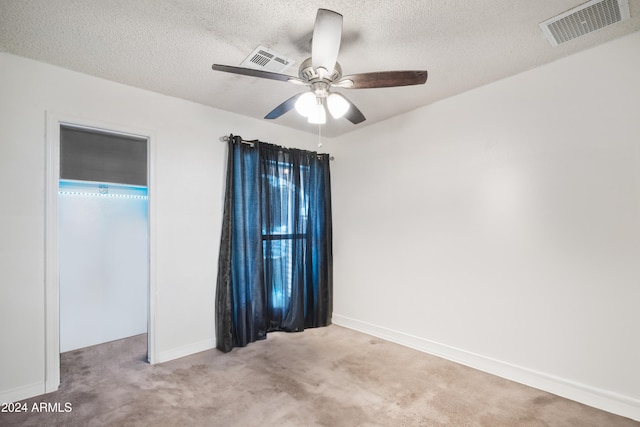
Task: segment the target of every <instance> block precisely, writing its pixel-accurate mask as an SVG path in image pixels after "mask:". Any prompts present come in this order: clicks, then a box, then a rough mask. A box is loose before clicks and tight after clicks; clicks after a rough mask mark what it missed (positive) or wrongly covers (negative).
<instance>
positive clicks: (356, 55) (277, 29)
mask: <svg viewBox="0 0 640 427" xmlns="http://www.w3.org/2000/svg"><path fill="white" fill-rule="evenodd" d="M583 2H584V0H537V1H531V0H478V1H467V0H465V1H462V0H450V1H447V2H442V1H436V0H415V1H406V0H396V1H393V2H392V1H389V0H367V1H365V0H352V1H349V2H346V1H337V0H326V1H314V0H305V1H299V0H233V1H231V0H0V50H1V51H4V52H8V53H12V54H15V55H20V56H24V57H28V58H33V59H36V60H39V61H42V62H46V63H50V64H54V65H58V66H61V67H64V68H68V69H71V70H76V71H79V72H82V73H86V74H90V75H93V76H98V77H102V78H105V79H109V80H113V81H117V82H121V83H125V84H128V85H131V86H136V87H140V88H144V89H148V90H152V91H154V92H159V93H162V94H166V95H170V96H175V97H178V98H183V99H187V100H191V101H195V102H198V103H201V104H206V105H210V106H213V107H216V108H220V109H223V110H228V111H233V112H236V113H240V114H243V115H246V116H250V117H255V118H262V117H264V115H265V114H266V113H268V112H269V111H270V110H271V109H272V108H273V107H275V106H276V105H278V104H280V103H281V102H282V101H284V100H285V99H287V98H289V97H290V96H292V95H294V94H295V93H297V92H299V91H300V90H301V87H300V86H295V85H292V84H288V83H284V82H278V81H271V80H264V79H257V78H252V77H246V76H236V75H231V74H227V73H221V72H216V71H212V70H211V65H212V64H213V63H220V64H227V65H236V66H237V65H240V63H241V62H242V61H243V60H244V59H245V57H246V56H247V55H249V54H250V53H251V52H252V51H253V50H254V49H255V48H256V47H257V46H258V45H264V46H266V47H267V48H269V49H271V50H273V51H276V52H277V53H280V54H282V55H284V56H285V57H288V58H292V59H294V60H295V61H296V64H295V65H294V66H293V67H292V68H290V69H289V70H287V71H286V73H287V74H291V75H297V65H299V64H300V62H302V61H303V60H304V59H305V58H307V57H308V56H310V47H311V41H310V40H311V31H312V30H313V25H314V20H315V15H316V10H317V9H318V8H327V9H331V10H335V11H337V12H339V13H341V14H342V15H343V16H344V24H343V25H344V29H343V40H342V47H341V50H340V55H339V57H338V61H339V62H340V64H341V65H342V68H343V71H344V74H353V73H360V72H370V71H387V70H405V69H409V70H410V69H427V70H428V71H429V79H428V80H427V84H426V85H423V86H412V87H402V88H384V89H362V90H350V91H346V92H345V94H347V95H348V97H349V98H350V99H351V100H352V101H353V102H354V103H355V104H356V105H357V106H358V107H359V108H360V110H361V111H362V112H363V113H364V114H365V116H366V117H367V121H365V122H364V123H362V124H359V125H353V124H351V123H350V122H348V121H347V120H345V119H341V120H333V119H331V118H328V122H327V124H326V125H325V126H324V128H323V134H324V135H325V136H336V135H340V134H343V133H346V132H349V131H351V130H353V129H356V128H358V127H362V126H367V125H369V124H372V123H374V122H376V121H380V120H383V119H385V118H388V117H391V116H394V115H397V114H400V113H403V112H406V111H409V110H412V109H414V108H417V107H420V106H423V105H427V104H429V103H432V102H435V101H437V100H440V99H443V98H446V97H449V96H452V95H455V94H457V93H460V92H463V91H466V90H469V89H472V88H474V87H478V86H482V85H485V84H487V83H490V82H493V81H496V80H499V79H502V78H504V77H507V76H510V75H513V74H516V73H519V72H522V71H525V70H528V69H531V68H534V67H537V66H540V65H542V64H545V63H548V62H551V61H553V60H556V59H558V58H561V57H564V56H567V55H570V54H572V53H575V52H578V51H581V50H583V49H586V48H589V47H592V46H595V45H598V44H600V43H603V42H606V41H608V40H612V39H615V38H617V37H620V36H622V35H625V34H628V33H631V32H634V31H638V30H640V0H629V6H630V9H631V19H629V20H627V21H623V22H619V23H617V24H613V25H611V26H609V27H606V28H604V29H601V30H599V31H596V32H594V33H591V34H588V35H586V36H584V37H581V38H578V39H574V40H572V41H570V42H567V43H564V44H562V45H560V46H558V47H552V46H551V45H550V43H549V42H548V41H547V40H546V39H544V38H543V36H542V33H541V31H540V28H539V27H538V23H540V22H542V21H544V20H546V19H548V18H551V17H553V16H555V15H557V14H559V13H561V12H564V11H566V10H568V9H571V8H573V7H575V6H577V5H579V4H581V3H583ZM639 48H640V46H639ZM586 72H588V70H586ZM595 77H597V76H594V78H595ZM276 122H277V123H280V124H282V125H284V126H289V127H293V128H297V129H301V130H305V131H309V132H317V126H315V125H310V124H307V123H306V121H305V120H304V119H302V118H301V117H299V116H298V115H297V114H295V112H290V113H288V114H286V115H284V116H282V117H280V118H279V119H277V120H276Z"/></svg>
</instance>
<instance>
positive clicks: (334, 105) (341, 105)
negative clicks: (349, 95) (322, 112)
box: [327, 93, 350, 119]
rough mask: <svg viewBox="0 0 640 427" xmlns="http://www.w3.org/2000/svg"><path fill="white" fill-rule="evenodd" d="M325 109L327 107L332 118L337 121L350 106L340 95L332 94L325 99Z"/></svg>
mask: <svg viewBox="0 0 640 427" xmlns="http://www.w3.org/2000/svg"><path fill="white" fill-rule="evenodd" d="M327 107H329V112H330V113H331V115H332V116H333V118H334V119H339V118H340V117H342V116H344V115H345V113H346V112H347V111H348V110H349V107H350V105H349V103H348V102H347V100H346V99H344V97H343V96H342V95H340V94H337V93H332V94H331V95H329V97H328V98H327Z"/></svg>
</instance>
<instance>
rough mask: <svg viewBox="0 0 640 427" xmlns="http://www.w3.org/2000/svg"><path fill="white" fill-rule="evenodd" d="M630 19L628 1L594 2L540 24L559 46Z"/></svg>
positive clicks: (605, 0) (596, 0)
mask: <svg viewBox="0 0 640 427" xmlns="http://www.w3.org/2000/svg"><path fill="white" fill-rule="evenodd" d="M629 17H630V14H629V2H628V0H592V1H589V2H587V3H584V4H582V5H580V6H578V7H575V8H573V9H571V10H568V11H566V12H565V13H562V14H560V15H558V16H555V17H553V18H551V19H548V20H546V21H544V22H542V23H540V28H541V29H542V32H543V33H544V35H545V36H546V37H547V39H548V40H549V42H550V43H551V44H552V45H553V46H557V45H559V44H561V43H565V42H568V41H569V40H573V39H575V38H576V37H580V36H583V35H585V34H588V33H591V32H593V31H596V30H599V29H601V28H604V27H606V26H608V25H611V24H614V23H616V22H619V21H623V20H625V19H629Z"/></svg>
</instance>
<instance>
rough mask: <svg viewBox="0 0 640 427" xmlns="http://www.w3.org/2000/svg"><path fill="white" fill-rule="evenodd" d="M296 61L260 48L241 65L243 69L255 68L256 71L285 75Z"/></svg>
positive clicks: (262, 47)
mask: <svg viewBox="0 0 640 427" xmlns="http://www.w3.org/2000/svg"><path fill="white" fill-rule="evenodd" d="M294 62H295V61H293V60H291V59H289V58H285V57H284V56H283V55H280V54H279V53H276V52H274V51H272V50H269V49H267V48H266V47H264V46H258V47H257V48H256V49H255V50H254V51H253V52H251V54H250V55H249V56H247V58H246V59H245V60H244V61H242V64H240V66H241V67H246V68H253V69H255V70H263V71H269V72H272V73H283V72H284V71H285V70H286V69H287V68H289V67H290V66H291V65H293V63H294Z"/></svg>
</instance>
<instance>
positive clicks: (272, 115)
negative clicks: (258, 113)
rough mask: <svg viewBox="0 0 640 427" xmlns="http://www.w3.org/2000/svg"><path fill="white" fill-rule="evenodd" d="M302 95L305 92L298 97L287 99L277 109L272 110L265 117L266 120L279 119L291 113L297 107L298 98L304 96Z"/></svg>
mask: <svg viewBox="0 0 640 427" xmlns="http://www.w3.org/2000/svg"><path fill="white" fill-rule="evenodd" d="M302 94H304V92H301V93H299V94H297V95H293V96H292V97H291V98H289V99H287V100H286V101H284V102H283V103H282V104H280V105H278V106H277V107H276V108H274V109H273V110H271V111H270V112H269V114H267V115H266V116H264V118H265V119H277V118H278V117H280V116H281V115H283V114H284V113H287V112H289V111H290V110H292V109H293V107H295V105H296V101H297V100H298V98H300V97H301V96H302Z"/></svg>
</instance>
